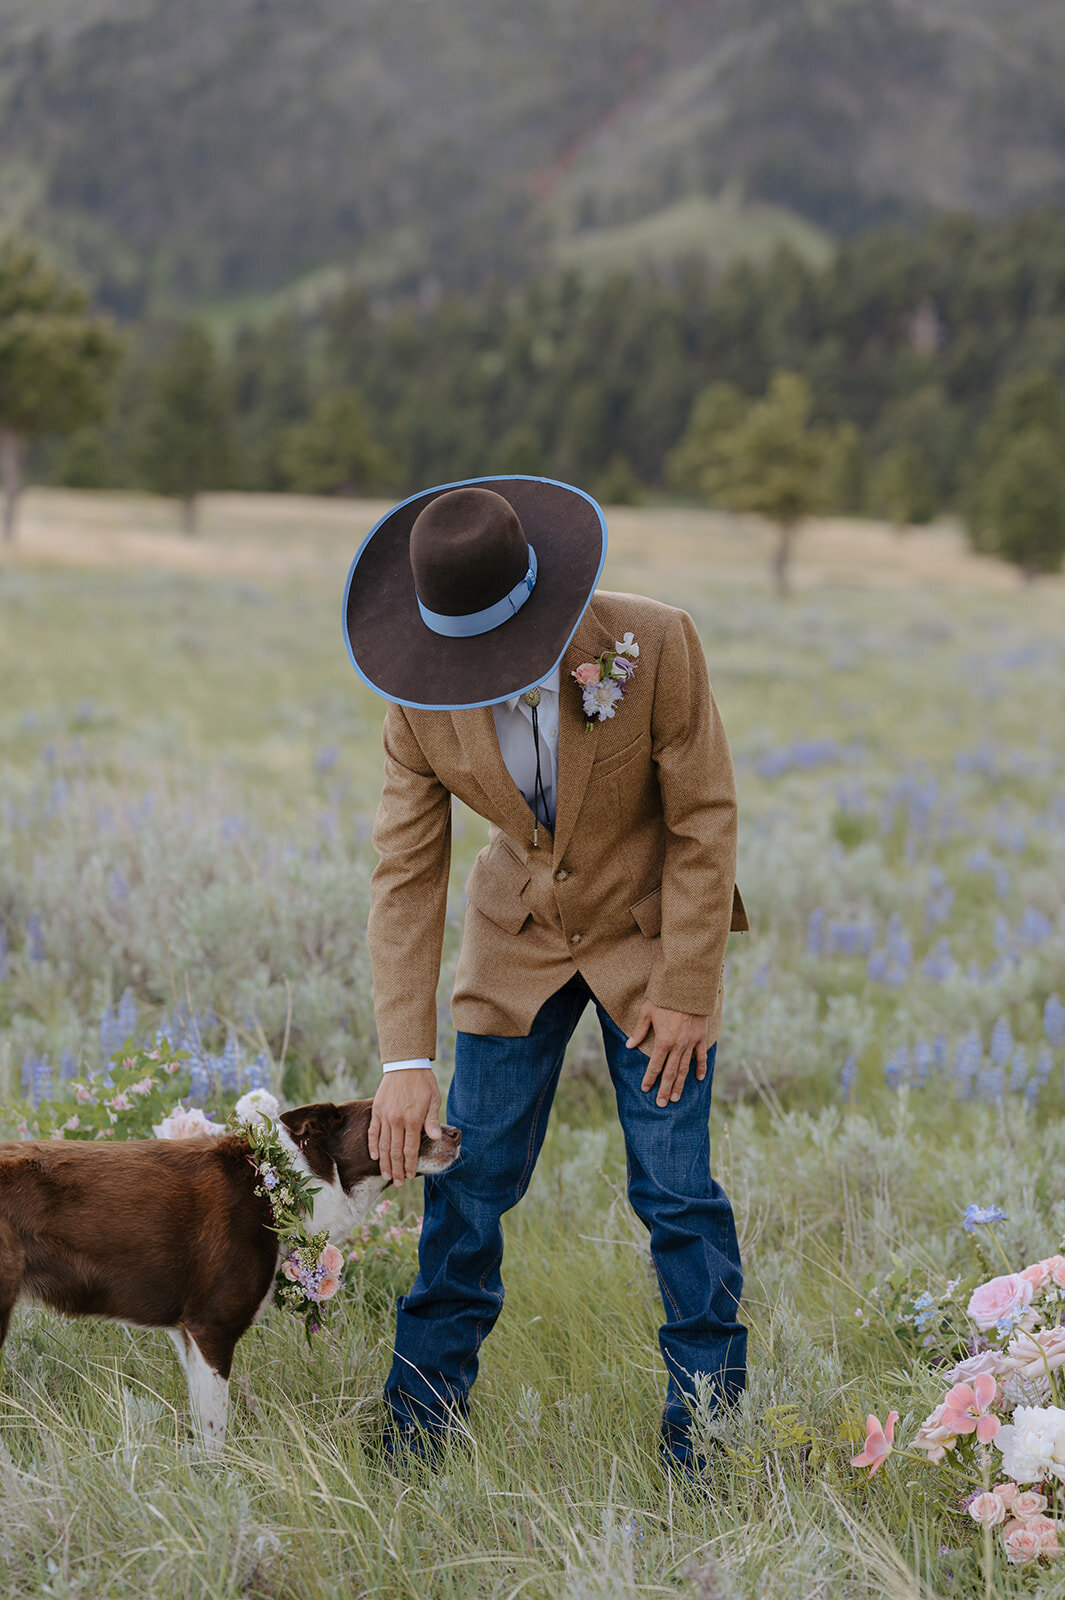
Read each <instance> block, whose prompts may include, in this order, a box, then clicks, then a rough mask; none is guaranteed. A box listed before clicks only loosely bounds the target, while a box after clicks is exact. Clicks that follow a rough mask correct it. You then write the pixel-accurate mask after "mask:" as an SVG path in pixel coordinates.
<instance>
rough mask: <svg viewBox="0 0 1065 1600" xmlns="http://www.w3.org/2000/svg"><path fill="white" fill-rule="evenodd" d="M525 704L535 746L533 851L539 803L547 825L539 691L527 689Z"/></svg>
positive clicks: (523, 697)
mask: <svg viewBox="0 0 1065 1600" xmlns="http://www.w3.org/2000/svg"><path fill="white" fill-rule="evenodd" d="M522 699H523V700H524V701H525V704H526V705H527V706H528V707H529V709H530V710H531V711H532V727H533V743H534V745H535V746H536V781H535V783H534V786H533V849H534V850H535V849H536V848H537V846H538V845H539V843H540V801H541V800H542V801H543V803H544V827H545V828H546V827H547V825H548V821H549V817H548V810H547V791H546V790H545V788H544V779H543V773H542V772H541V771H540V716H539V712H538V711H537V707H538V706H539V704H540V691H539V689H528V690H526V692H525V693H524V694H523V695H522Z"/></svg>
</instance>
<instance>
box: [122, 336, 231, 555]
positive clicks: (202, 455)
mask: <svg viewBox="0 0 1065 1600" xmlns="http://www.w3.org/2000/svg"><path fill="white" fill-rule="evenodd" d="M231 429H232V408H231V405H230V399H229V392H228V388H227V386H226V383H225V381H224V379H223V377H222V374H221V371H220V369H219V363H218V358H217V355H216V353H215V347H214V340H213V339H212V338H211V335H210V333H209V332H208V330H207V329H206V328H205V327H204V326H203V325H202V324H201V323H199V322H187V323H186V324H185V325H184V327H182V328H181V329H180V331H179V332H178V334H177V336H176V338H175V339H174V340H173V341H172V343H171V345H170V349H169V350H168V352H167V354H166V356H165V357H164V359H163V361H162V362H161V363H160V364H159V365H158V366H157V367H156V369H155V371H154V372H153V374H152V375H151V380H150V385H149V391H148V396H147V402H146V406H145V413H144V417H143V422H142V430H141V438H140V448H139V451H138V457H139V465H140V470H141V474H142V476H143V478H144V481H145V482H146V483H147V485H148V487H149V488H150V489H153V490H154V491H155V492H156V494H165V495H172V496H173V497H174V498H175V499H177V500H179V501H180V502H181V522H182V527H183V528H184V530H185V532H186V533H187V534H190V535H191V534H194V533H195V532H196V514H197V502H198V499H199V496H200V494H201V493H202V492H203V490H205V489H221V488H224V487H225V486H226V483H227V482H228V480H229V476H230V472H231V469H232V433H231Z"/></svg>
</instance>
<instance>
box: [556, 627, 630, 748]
mask: <svg viewBox="0 0 1065 1600" xmlns="http://www.w3.org/2000/svg"><path fill="white" fill-rule="evenodd" d="M639 653H640V647H639V645H638V644H637V643H636V641H635V639H634V638H633V636H632V634H631V633H627V634H626V635H625V638H624V640H622V641H621V642H620V643H615V646H614V649H613V650H604V651H603V653H602V655H601V656H600V657H599V658H598V660H596V661H583V662H582V663H581V665H580V666H579V667H577V669H576V670H575V671H574V672H571V673H570V677H571V678H573V679H574V680H575V681H576V683H577V684H578V685H579V687H580V691H581V696H582V699H583V703H584V714H585V716H586V717H587V718H588V721H587V722H586V723H585V725H584V726H585V729H586V731H587V732H588V733H591V731H592V729H593V728H594V727H595V724H596V721H599V722H605V721H606V719H607V718H608V717H612V716H613V715H614V711H615V709H616V707H617V703H618V701H619V700H621V699H622V698H623V696H624V694H625V685H626V684H627V683H628V681H629V679H630V678H631V677H632V675H633V673H634V672H635V671H636V657H637V656H638V655H639Z"/></svg>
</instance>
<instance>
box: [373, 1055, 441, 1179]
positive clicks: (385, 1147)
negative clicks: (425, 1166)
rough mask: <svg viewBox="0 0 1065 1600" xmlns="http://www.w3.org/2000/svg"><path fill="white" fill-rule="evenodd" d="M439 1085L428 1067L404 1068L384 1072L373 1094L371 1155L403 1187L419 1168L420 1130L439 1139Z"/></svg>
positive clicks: (382, 1169)
mask: <svg viewBox="0 0 1065 1600" xmlns="http://www.w3.org/2000/svg"><path fill="white" fill-rule="evenodd" d="M439 1113H440V1087H439V1085H438V1084H437V1081H436V1077H435V1074H434V1073H433V1072H432V1070H431V1068H429V1067H404V1068H403V1069H402V1071H400V1072H386V1073H385V1075H384V1077H383V1078H382V1079H381V1087H380V1088H379V1089H378V1091H377V1093H376V1094H375V1095H374V1101H373V1115H372V1116H371V1118H370V1135H369V1144H370V1155H371V1157H372V1158H373V1160H374V1161H380V1163H381V1171H382V1173H383V1174H384V1176H385V1177H386V1178H391V1179H392V1182H393V1183H394V1184H395V1185H396V1187H397V1188H402V1186H403V1181H404V1179H405V1178H413V1177H414V1176H415V1175H416V1174H417V1171H418V1151H419V1150H420V1148H421V1142H422V1129H423V1128H424V1129H425V1131H426V1133H427V1134H428V1135H429V1137H430V1139H439V1138H440V1114H439Z"/></svg>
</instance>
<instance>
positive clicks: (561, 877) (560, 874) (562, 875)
mask: <svg viewBox="0 0 1065 1600" xmlns="http://www.w3.org/2000/svg"><path fill="white" fill-rule="evenodd" d="M568 877H569V873H568V872H567V871H566V868H565V867H559V869H558V871H557V872H556V873H555V882H556V883H565V881H566V879H567V878H568Z"/></svg>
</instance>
